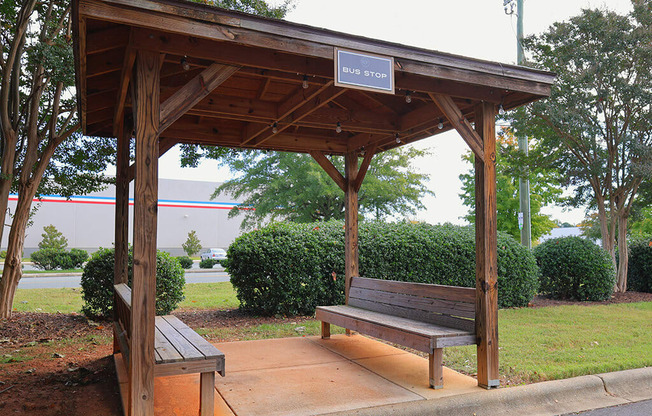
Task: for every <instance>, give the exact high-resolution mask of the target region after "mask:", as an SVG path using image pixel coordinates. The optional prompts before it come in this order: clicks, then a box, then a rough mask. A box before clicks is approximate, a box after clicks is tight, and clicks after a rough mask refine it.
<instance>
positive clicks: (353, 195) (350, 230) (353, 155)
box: [344, 152, 360, 305]
mask: <svg viewBox="0 0 652 416" xmlns="http://www.w3.org/2000/svg"><path fill="white" fill-rule="evenodd" d="M344 169H345V171H346V174H345V179H346V191H345V192H344V198H345V200H344V230H345V231H344V269H345V282H344V296H345V304H346V305H348V304H349V290H350V289H351V277H353V276H359V275H360V272H359V269H358V191H356V189H355V186H354V185H355V180H356V176H357V175H358V153H357V152H349V153H347V154H345V155H344Z"/></svg>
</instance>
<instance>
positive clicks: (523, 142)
mask: <svg viewBox="0 0 652 416" xmlns="http://www.w3.org/2000/svg"><path fill="white" fill-rule="evenodd" d="M503 6H504V7H505V13H506V14H514V0H503ZM516 22H517V23H516V63H517V64H518V65H523V63H524V61H525V58H524V55H523V43H522V41H523V0H516ZM518 149H519V151H521V152H522V153H524V154H525V155H526V156H527V154H528V139H527V137H526V136H523V137H518ZM518 195H519V204H518V207H519V218H518V225H519V228H520V230H521V244H522V245H524V246H525V247H527V248H532V220H531V214H530V180H529V179H528V169H527V168H524V169H523V170H522V173H521V176H520V178H519V179H518Z"/></svg>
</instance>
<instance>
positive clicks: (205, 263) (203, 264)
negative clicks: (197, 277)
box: [199, 259, 219, 269]
mask: <svg viewBox="0 0 652 416" xmlns="http://www.w3.org/2000/svg"><path fill="white" fill-rule="evenodd" d="M218 263H219V261H218V260H214V259H204V260H201V261H200V262H199V268H200V269H212V268H213V266H215V265H216V264H218Z"/></svg>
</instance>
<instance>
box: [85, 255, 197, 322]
mask: <svg viewBox="0 0 652 416" xmlns="http://www.w3.org/2000/svg"><path fill="white" fill-rule="evenodd" d="M114 264H115V249H113V248H100V249H99V250H98V251H96V252H95V253H93V255H92V256H91V259H90V260H89V261H88V263H86V266H85V267H84V273H83V274H82V277H81V287H82V299H83V300H84V306H83V307H82V312H83V313H84V314H85V315H86V316H88V317H104V318H108V317H110V316H111V314H112V312H113V292H114V290H113V268H114ZM132 273H133V253H132V251H131V250H129V258H128V276H129V280H128V283H127V284H128V285H129V286H131V279H132ZM184 275H185V273H184V271H183V268H182V267H181V265H180V264H179V262H178V261H177V260H176V259H175V258H173V257H171V256H170V254H168V253H166V252H164V251H157V253H156V314H157V315H166V314H169V313H170V312H172V311H173V310H175V309H176V308H177V306H178V305H179V303H181V301H182V300H183V299H184V298H185V296H184V295H183V290H184V286H185V284H186V279H185V277H184Z"/></svg>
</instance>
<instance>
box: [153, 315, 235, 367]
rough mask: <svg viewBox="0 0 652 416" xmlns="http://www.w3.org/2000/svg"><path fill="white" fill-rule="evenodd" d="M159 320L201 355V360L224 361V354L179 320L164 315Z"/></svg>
mask: <svg viewBox="0 0 652 416" xmlns="http://www.w3.org/2000/svg"><path fill="white" fill-rule="evenodd" d="M160 318H162V319H165V321H166V322H167V323H168V324H169V325H170V326H171V327H173V328H174V329H176V330H177V331H178V332H179V333H180V334H181V335H183V337H184V338H185V339H186V340H188V341H189V342H190V343H192V345H193V346H194V347H195V348H196V349H197V350H198V351H199V352H200V353H201V354H202V355H203V357H202V359H211V358H220V359H224V353H223V352H222V351H220V350H218V349H217V348H216V347H215V346H214V345H213V344H211V343H209V342H208V341H206V340H205V339H204V338H203V337H202V336H201V335H199V334H198V333H196V332H195V331H193V330H192V329H191V328H190V327H189V326H188V325H186V324H184V323H183V322H181V320H180V319H179V318H177V317H176V316H174V315H165V316H161V317H160Z"/></svg>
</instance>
